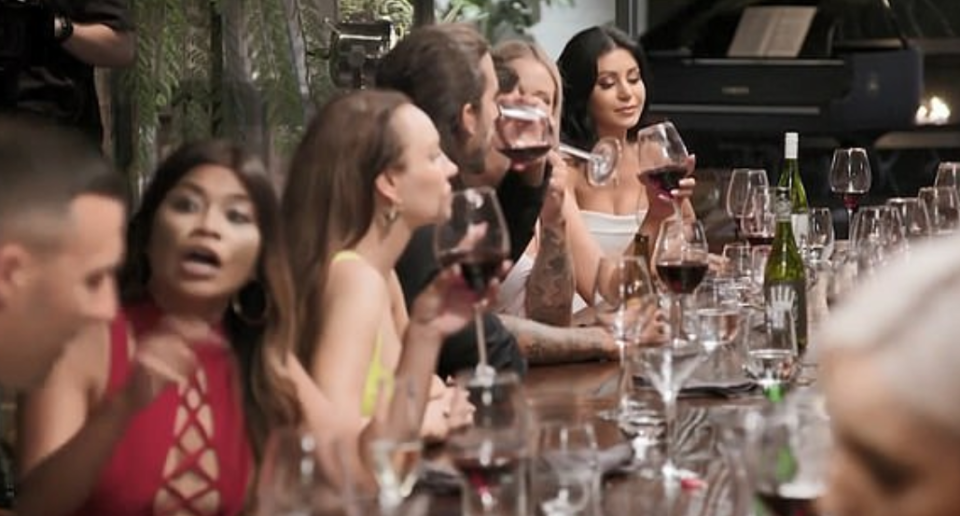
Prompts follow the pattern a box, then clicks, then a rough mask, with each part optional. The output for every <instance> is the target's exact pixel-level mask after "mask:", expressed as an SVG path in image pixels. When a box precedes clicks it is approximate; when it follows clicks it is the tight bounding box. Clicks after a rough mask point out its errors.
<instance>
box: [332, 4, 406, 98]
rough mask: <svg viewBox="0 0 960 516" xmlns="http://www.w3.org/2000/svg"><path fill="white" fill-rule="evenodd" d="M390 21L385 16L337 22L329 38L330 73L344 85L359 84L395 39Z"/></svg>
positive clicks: (363, 84)
mask: <svg viewBox="0 0 960 516" xmlns="http://www.w3.org/2000/svg"><path fill="white" fill-rule="evenodd" d="M396 36H397V35H396V31H395V28H394V26H393V23H391V22H390V21H387V20H374V21H368V22H341V23H338V24H337V25H336V26H335V27H334V32H333V38H332V41H331V47H332V52H331V56H330V76H331V78H332V79H333V83H334V84H336V85H337V86H339V87H345V88H363V87H364V86H366V84H367V83H368V82H369V80H370V78H371V77H373V75H374V72H375V71H376V67H377V63H378V62H379V61H380V59H381V58H382V57H383V56H384V55H386V53H387V52H389V51H390V49H392V48H393V46H394V45H395V44H396V43H397V37H396Z"/></svg>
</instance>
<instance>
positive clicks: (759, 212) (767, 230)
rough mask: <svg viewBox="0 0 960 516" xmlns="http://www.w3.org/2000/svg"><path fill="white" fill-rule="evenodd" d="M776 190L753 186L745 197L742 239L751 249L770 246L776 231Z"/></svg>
mask: <svg viewBox="0 0 960 516" xmlns="http://www.w3.org/2000/svg"><path fill="white" fill-rule="evenodd" d="M775 201H776V188H775V187H774V188H771V187H768V186H754V187H751V188H750V191H749V194H748V195H747V203H746V205H745V207H744V211H743V217H742V218H741V219H740V221H741V230H742V231H743V236H744V238H746V239H747V242H749V243H750V245H751V246H752V247H757V246H764V245H771V244H772V243H773V237H774V233H776V229H777V218H776V214H775V213H774V211H775V210H774V204H775Z"/></svg>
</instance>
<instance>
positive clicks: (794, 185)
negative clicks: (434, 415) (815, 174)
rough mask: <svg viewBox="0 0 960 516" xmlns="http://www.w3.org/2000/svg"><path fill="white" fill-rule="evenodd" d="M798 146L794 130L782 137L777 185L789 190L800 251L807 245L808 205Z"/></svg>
mask: <svg viewBox="0 0 960 516" xmlns="http://www.w3.org/2000/svg"><path fill="white" fill-rule="evenodd" d="M799 146H800V136H799V135H798V134H797V133H794V132H790V133H787V134H786V136H785V137H784V146H783V169H782V170H781V171H780V180H779V181H778V182H777V186H782V187H784V188H786V189H788V190H789V191H790V204H791V208H790V210H791V214H792V216H791V221H792V222H793V236H794V238H795V239H796V241H797V247H798V248H799V249H800V251H801V252H802V251H803V250H804V249H806V246H807V234H808V232H809V226H810V207H809V205H808V204H807V190H806V189H805V188H804V187H803V179H801V177H800V160H799V159H798V158H797V151H798V149H799Z"/></svg>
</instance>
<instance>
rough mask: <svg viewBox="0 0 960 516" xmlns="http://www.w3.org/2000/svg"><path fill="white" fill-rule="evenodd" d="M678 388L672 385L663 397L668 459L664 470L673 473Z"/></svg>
mask: <svg viewBox="0 0 960 516" xmlns="http://www.w3.org/2000/svg"><path fill="white" fill-rule="evenodd" d="M672 382H673V378H671V379H670V380H669V381H668V383H672ZM677 390H678V388H676V387H674V386H671V387H670V393H669V394H667V395H666V396H664V397H663V426H664V436H663V445H664V451H665V452H666V461H665V463H664V471H665V472H667V473H672V470H673V469H674V468H675V467H676V463H675V461H674V456H673V454H674V443H673V437H674V435H673V433H674V426H675V425H676V423H677Z"/></svg>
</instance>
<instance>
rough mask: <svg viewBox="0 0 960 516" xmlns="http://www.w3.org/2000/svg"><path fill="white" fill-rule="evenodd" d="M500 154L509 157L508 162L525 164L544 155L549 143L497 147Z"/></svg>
mask: <svg viewBox="0 0 960 516" xmlns="http://www.w3.org/2000/svg"><path fill="white" fill-rule="evenodd" d="M497 150H498V151H500V154H503V155H504V156H506V157H508V158H510V162H511V163H514V164H518V165H526V164H528V163H533V162H534V161H536V160H538V159H540V158H542V157H544V156H546V155H547V153H548V152H550V145H549V144H546V143H544V144H533V145H524V146H520V147H501V148H499V149H497Z"/></svg>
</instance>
